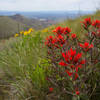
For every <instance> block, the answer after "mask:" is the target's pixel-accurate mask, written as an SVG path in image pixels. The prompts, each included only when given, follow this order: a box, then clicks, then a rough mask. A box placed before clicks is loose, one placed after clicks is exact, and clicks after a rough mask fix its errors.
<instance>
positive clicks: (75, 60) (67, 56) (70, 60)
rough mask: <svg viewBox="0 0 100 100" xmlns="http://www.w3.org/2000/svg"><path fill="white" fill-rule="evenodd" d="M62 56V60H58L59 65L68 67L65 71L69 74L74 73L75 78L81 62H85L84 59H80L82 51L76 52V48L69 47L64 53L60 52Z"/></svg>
mask: <svg viewBox="0 0 100 100" xmlns="http://www.w3.org/2000/svg"><path fill="white" fill-rule="evenodd" d="M62 57H63V58H64V61H63V60H62V61H60V62H59V65H61V66H65V67H69V70H66V73H67V74H68V75H69V76H72V75H75V78H74V79H75V80H76V79H77V77H78V74H77V72H78V69H79V68H82V64H85V61H84V60H81V57H82V53H76V50H73V49H72V48H71V49H70V50H68V51H66V53H62ZM70 69H71V70H70Z"/></svg>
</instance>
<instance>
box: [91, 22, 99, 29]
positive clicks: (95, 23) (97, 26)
mask: <svg viewBox="0 0 100 100" xmlns="http://www.w3.org/2000/svg"><path fill="white" fill-rule="evenodd" d="M92 26H94V27H95V28H100V20H95V21H93V23H92Z"/></svg>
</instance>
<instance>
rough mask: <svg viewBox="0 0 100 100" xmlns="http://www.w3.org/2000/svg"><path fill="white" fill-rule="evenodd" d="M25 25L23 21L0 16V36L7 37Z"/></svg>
mask: <svg viewBox="0 0 100 100" xmlns="http://www.w3.org/2000/svg"><path fill="white" fill-rule="evenodd" d="M19 25H20V29H19ZM25 27H26V25H24V24H23V23H20V22H17V21H15V20H13V19H11V18H9V17H7V16H0V38H7V37H10V36H12V35H13V34H14V33H16V32H18V31H21V30H23V29H24V28H25Z"/></svg>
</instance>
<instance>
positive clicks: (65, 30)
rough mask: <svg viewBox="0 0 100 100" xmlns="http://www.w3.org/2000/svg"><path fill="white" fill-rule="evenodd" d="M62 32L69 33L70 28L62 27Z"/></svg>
mask: <svg viewBox="0 0 100 100" xmlns="http://www.w3.org/2000/svg"><path fill="white" fill-rule="evenodd" d="M63 32H64V34H69V33H70V32H71V29H70V28H68V27H65V28H63Z"/></svg>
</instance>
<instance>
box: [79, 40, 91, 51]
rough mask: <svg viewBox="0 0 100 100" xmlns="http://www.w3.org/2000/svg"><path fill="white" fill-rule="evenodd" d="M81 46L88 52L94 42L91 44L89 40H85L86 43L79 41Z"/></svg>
mask: <svg viewBox="0 0 100 100" xmlns="http://www.w3.org/2000/svg"><path fill="white" fill-rule="evenodd" d="M79 46H80V47H81V48H83V50H84V51H86V52H87V51H89V49H91V48H93V44H89V43H88V42H85V43H84V44H81V43H79Z"/></svg>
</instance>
